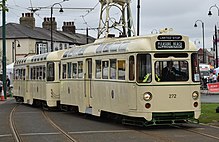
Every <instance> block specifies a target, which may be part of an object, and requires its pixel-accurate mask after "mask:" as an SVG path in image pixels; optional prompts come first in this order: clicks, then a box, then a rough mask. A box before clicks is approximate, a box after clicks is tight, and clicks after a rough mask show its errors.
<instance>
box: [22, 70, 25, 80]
mask: <svg viewBox="0 0 219 142" xmlns="http://www.w3.org/2000/svg"><path fill="white" fill-rule="evenodd" d="M25 75H26V70H25V69H23V72H22V79H23V80H25Z"/></svg>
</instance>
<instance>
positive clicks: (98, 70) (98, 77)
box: [95, 60, 101, 79]
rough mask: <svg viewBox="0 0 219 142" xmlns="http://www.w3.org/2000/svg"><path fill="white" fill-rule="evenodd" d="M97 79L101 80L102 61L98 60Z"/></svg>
mask: <svg viewBox="0 0 219 142" xmlns="http://www.w3.org/2000/svg"><path fill="white" fill-rule="evenodd" d="M95 78H96V79H101V60H96V72H95Z"/></svg>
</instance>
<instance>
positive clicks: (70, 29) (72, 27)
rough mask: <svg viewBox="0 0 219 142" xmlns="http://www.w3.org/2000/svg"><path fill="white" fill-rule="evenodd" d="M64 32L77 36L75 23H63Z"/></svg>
mask: <svg viewBox="0 0 219 142" xmlns="http://www.w3.org/2000/svg"><path fill="white" fill-rule="evenodd" d="M62 31H63V32H67V33H73V34H75V25H74V22H63V26H62Z"/></svg>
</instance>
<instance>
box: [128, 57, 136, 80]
mask: <svg viewBox="0 0 219 142" xmlns="http://www.w3.org/2000/svg"><path fill="white" fill-rule="evenodd" d="M129 80H135V58H134V56H130V57H129Z"/></svg>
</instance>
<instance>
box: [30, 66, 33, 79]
mask: <svg viewBox="0 0 219 142" xmlns="http://www.w3.org/2000/svg"><path fill="white" fill-rule="evenodd" d="M32 79H33V68H32V67H31V68H30V80H32Z"/></svg>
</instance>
